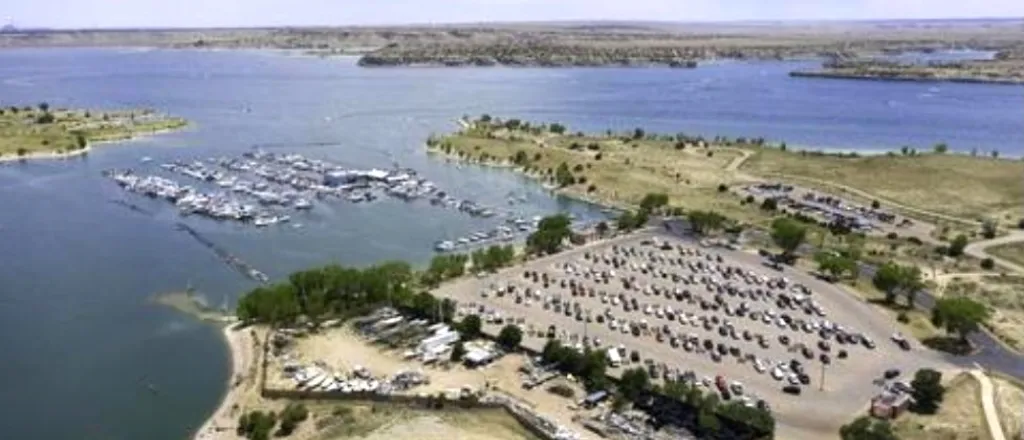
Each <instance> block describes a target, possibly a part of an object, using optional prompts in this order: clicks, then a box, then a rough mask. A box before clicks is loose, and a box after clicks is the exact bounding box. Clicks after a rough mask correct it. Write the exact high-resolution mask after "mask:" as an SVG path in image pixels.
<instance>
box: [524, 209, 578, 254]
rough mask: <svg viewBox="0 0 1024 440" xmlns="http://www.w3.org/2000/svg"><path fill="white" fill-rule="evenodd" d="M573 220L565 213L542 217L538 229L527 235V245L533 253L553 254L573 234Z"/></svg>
mask: <svg viewBox="0 0 1024 440" xmlns="http://www.w3.org/2000/svg"><path fill="white" fill-rule="evenodd" d="M571 224H572V223H571V221H570V220H569V217H567V216H565V215H563V214H557V215H553V216H548V217H545V218H543V219H541V221H540V223H538V225H537V230H536V231H534V232H533V233H532V234H530V235H529V236H527V237H526V247H527V250H528V251H530V252H531V253H541V254H552V253H555V252H558V250H559V249H561V247H562V242H563V241H564V240H565V239H566V238H567V237H569V235H570V234H572V229H571V227H570V226H571Z"/></svg>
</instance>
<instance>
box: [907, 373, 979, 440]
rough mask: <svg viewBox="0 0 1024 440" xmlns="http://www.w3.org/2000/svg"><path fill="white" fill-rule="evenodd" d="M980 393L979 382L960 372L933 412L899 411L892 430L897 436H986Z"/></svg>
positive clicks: (916, 439) (915, 439)
mask: <svg viewBox="0 0 1024 440" xmlns="http://www.w3.org/2000/svg"><path fill="white" fill-rule="evenodd" d="M980 393H981V385H979V384H978V382H977V381H975V380H974V379H972V378H971V377H969V376H968V375H966V374H961V375H959V376H957V377H955V378H953V379H952V380H950V382H949V384H948V385H947V389H946V396H945V399H944V400H943V402H942V406H941V407H940V408H939V411H938V412H937V413H936V414H934V415H921V414H913V413H907V414H904V415H901V416H900V417H899V418H898V419H897V420H896V421H895V422H894V423H893V430H894V431H895V432H896V435H897V437H899V438H900V439H901V440H982V439H986V440H987V439H988V438H989V436H988V432H987V431H986V429H985V422H984V413H983V412H982V409H981V394H980Z"/></svg>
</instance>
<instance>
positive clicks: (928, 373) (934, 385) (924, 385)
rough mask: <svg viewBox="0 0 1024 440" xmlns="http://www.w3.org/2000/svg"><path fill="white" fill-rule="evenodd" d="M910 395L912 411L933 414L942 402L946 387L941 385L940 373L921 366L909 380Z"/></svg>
mask: <svg viewBox="0 0 1024 440" xmlns="http://www.w3.org/2000/svg"><path fill="white" fill-rule="evenodd" d="M910 387H911V395H912V396H914V411H917V412H920V413H922V414H935V412H936V411H938V409H939V404H941V403H942V397H943V395H945V393H946V388H945V387H943V386H942V373H940V372H938V371H935V370H932V369H929V368H922V369H920V370H917V373H915V374H914V380H912V381H911V382H910Z"/></svg>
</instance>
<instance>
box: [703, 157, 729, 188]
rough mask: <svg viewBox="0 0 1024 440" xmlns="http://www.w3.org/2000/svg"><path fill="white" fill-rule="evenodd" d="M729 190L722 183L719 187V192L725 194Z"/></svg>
mask: <svg viewBox="0 0 1024 440" xmlns="http://www.w3.org/2000/svg"><path fill="white" fill-rule="evenodd" d="M708 154H711V153H708ZM728 190H729V187H728V186H726V185H725V184H724V183H721V184H719V185H718V192H721V193H724V192H726V191H728Z"/></svg>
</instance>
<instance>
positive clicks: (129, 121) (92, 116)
mask: <svg viewBox="0 0 1024 440" xmlns="http://www.w3.org/2000/svg"><path fill="white" fill-rule="evenodd" d="M187 124H188V123H187V121H185V120H184V119H182V118H178V117H173V116H168V115H165V114H161V113H158V112H156V111H154V110H150V109H139V110H112V111H103V110H84V109H65V108H51V107H50V105H49V104H47V103H41V104H38V105H35V106H21V107H19V106H8V107H2V108H0V161H11V160H28V159H46V158H66V157H72V156H78V155H82V154H87V153H88V152H89V150H90V149H91V147H92V146H93V145H95V144H98V143H103V142H117V141H124V140H129V139H133V138H136V137H139V136H144V135H150V134H156V133H162V132H166V131H172V130H178V129H181V128H183V127H185V126H186V125H187Z"/></svg>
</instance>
